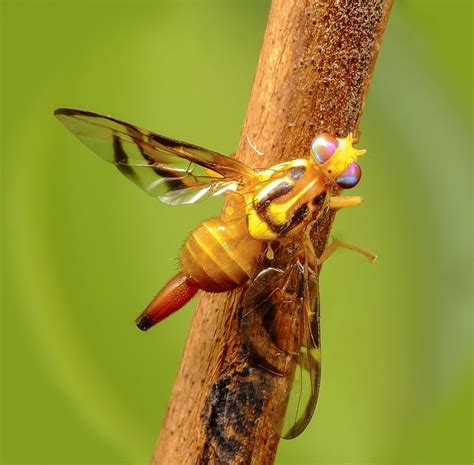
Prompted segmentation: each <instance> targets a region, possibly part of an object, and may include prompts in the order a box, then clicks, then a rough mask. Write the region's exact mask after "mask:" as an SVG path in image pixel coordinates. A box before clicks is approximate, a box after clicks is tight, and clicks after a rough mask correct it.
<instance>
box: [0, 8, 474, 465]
mask: <svg viewBox="0 0 474 465" xmlns="http://www.w3.org/2000/svg"><path fill="white" fill-rule="evenodd" d="M395 3H396V4H395V5H394V8H393V11H392V15H391V18H390V21H389V25H388V29H387V31H386V34H385V39H384V42H383V44H382V49H381V53H380V57H379V60H378V63H377V66H376V71H375V74H374V78H373V83H372V86H371V89H370V92H369V97H368V101H367V104H366V107H365V111H364V116H363V120H362V124H361V130H362V139H361V143H360V146H361V147H364V148H367V149H368V156H367V157H366V158H365V159H364V160H363V170H364V178H363V181H362V183H361V184H360V185H359V187H358V188H357V193H358V194H361V195H363V196H364V197H365V199H366V202H365V204H364V205H363V206H362V207H360V208H357V209H354V210H350V211H346V212H342V213H340V214H339V216H338V218H337V222H336V226H335V235H336V236H337V237H339V238H342V239H345V240H349V241H351V242H354V243H357V244H360V245H363V246H365V247H367V248H370V249H371V250H373V251H375V252H376V253H378V255H379V261H378V262H377V263H376V264H375V265H369V264H368V263H366V261H364V260H363V259H362V258H361V257H359V256H357V255H356V254H351V253H348V252H345V251H340V252H338V253H337V254H336V256H334V257H333V259H331V260H330V261H329V262H328V263H327V264H326V265H325V266H324V270H323V273H322V332H323V333H322V334H323V339H324V340H323V344H324V355H323V357H324V364H323V366H324V370H323V379H322V389H321V396H320V401H319V405H318V409H317V412H316V415H315V417H314V419H313V421H312V423H311V425H310V426H309V427H308V429H307V430H306V431H305V433H304V434H303V435H302V436H300V437H299V438H297V439H295V440H293V441H283V442H282V443H281V445H280V448H279V452H278V458H277V463H278V464H279V465H284V464H300V465H303V464H304V465H306V464H308V465H311V464H320V463H324V464H328V465H339V464H357V465H359V464H374V465H375V464H377V465H378V464H406V465H408V464H434V463H436V464H439V465H440V464H446V465H448V464H449V465H451V464H467V463H472V454H471V434H472V417H471V414H472V400H473V398H472V391H473V389H472V388H473V382H472V381H473V376H472V375H473V370H472V367H473V352H472V349H473V345H472V282H473V279H472V278H473V276H472V261H471V260H472V216H471V215H472V190H471V188H472V165H471V159H472V151H471V149H472V146H471V128H472V119H471V98H472V94H471V91H472V68H471V66H472V62H471V57H472V25H471V16H472V4H471V2H470V1H466V2H462V1H448V0H446V1H436V0H430V1H427V0H426V1H422V0H418V1H416V0H399V1H398V2H395ZM268 8H269V2H268V1H239V2H237V1H235V2H234V1H232V2H231V1H229V2H219V1H199V2H194V1H191V0H189V1H176V2H172V1H167V2H165V1H160V0H155V1H154V2H145V1H143V2H142V1H132V0H128V1H115V0H109V1H105V0H104V1H93V2H89V1H31V0H30V1H27V0H4V1H3V3H2V11H1V12H0V16H1V18H2V19H1V22H2V27H3V35H2V42H3V43H2V52H3V53H2V55H3V62H2V78H3V102H2V116H3V125H2V128H3V137H2V144H3V150H1V160H2V167H3V169H2V174H3V182H2V190H3V191H4V196H3V199H5V203H4V205H3V206H4V211H3V213H4V215H3V233H4V234H3V237H2V238H3V244H4V246H5V247H4V254H3V256H2V259H1V263H2V269H3V283H4V286H3V291H4V292H3V304H2V313H1V315H2V320H1V322H2V335H1V341H2V345H1V347H2V449H1V463H2V464H7V465H13V464H23V465H27V464H34V465H36V464H38V465H39V464H45V465H46V464H58V465H62V464H64V465H68V464H76V465H77V464H85V465H102V464H104V465H106V464H113V465H115V464H117V465H119V464H133V465H135V464H136V465H138V464H140V465H141V464H146V463H148V461H149V458H150V456H151V453H152V450H153V446H154V442H155V439H156V436H157V434H158V431H159V428H160V425H161V422H162V419H163V416H164V413H165V409H166V405H167V399H168V396H169V394H170V391H171V388H172V384H173V380H174V376H175V373H176V370H177V368H178V364H179V361H180V357H181V353H182V349H183V345H184V342H185V337H186V333H187V331H188V327H189V324H190V321H191V315H192V308H193V306H194V303H193V304H191V305H188V306H187V307H186V309H184V310H183V311H181V312H179V313H178V314H176V315H175V316H173V317H172V318H170V319H168V320H166V321H165V322H163V323H162V324H161V325H159V326H158V327H156V328H155V329H154V330H153V331H151V332H149V333H146V334H143V333H141V332H139V331H138V330H137V329H136V328H135V326H134V324H133V320H134V318H135V317H136V315H137V314H138V313H139V312H141V310H142V309H143V307H144V305H145V304H147V303H148V301H149V300H150V298H151V297H152V296H153V295H154V293H155V292H156V291H157V290H158V288H159V287H160V286H161V285H162V284H163V283H164V282H165V281H166V280H167V279H168V278H169V277H170V276H171V275H172V274H173V272H174V271H175V269H176V262H175V257H176V256H177V253H178V250H179V247H180V245H181V244H182V242H183V240H184V238H185V236H186V234H187V233H188V232H189V231H190V230H191V229H192V228H193V227H194V226H195V225H196V224H197V223H198V222H199V221H201V220H202V219H204V218H206V217H208V216H211V215H215V214H216V212H217V211H218V209H219V203H218V202H208V203H204V204H202V205H199V206H188V207H181V208H178V207H175V208H170V207H167V206H165V205H162V204H160V203H158V202H157V201H156V200H154V199H152V198H150V197H148V196H146V195H144V194H143V193H142V192H141V191H140V190H139V189H137V188H136V187H135V186H134V185H132V184H131V183H129V182H128V181H127V180H125V178H123V177H122V176H120V175H119V173H118V172H117V171H116V170H114V169H113V168H112V167H111V166H109V165H107V164H106V163H103V162H102V161H101V160H100V159H99V158H98V157H96V156H95V155H94V154H92V153H91V152H89V151H88V150H87V149H86V148H84V147H83V146H82V145H81V144H80V143H79V142H78V141H77V140H76V139H74V138H73V137H72V136H71V135H70V134H69V133H67V132H66V131H65V130H64V128H63V127H62V126H61V125H60V124H58V122H57V121H56V120H55V118H53V115H52V112H53V110H54V109H55V108H56V107H59V106H73V107H79V108H85V109H90V110H94V111H97V112H102V113H105V114H111V115H114V116H116V117H119V118H122V119H125V120H127V121H130V122H134V123H136V124H139V125H141V126H144V127H148V128H150V129H154V130H156V131H157V132H160V133H163V134H166V135H169V136H171V137H175V138H180V139H184V140H188V141H192V142H194V143H197V144H199V145H203V146H205V147H209V148H213V149H215V150H218V151H221V152H223V153H232V152H233V151H234V150H235V147H236V145H237V142H238V139H239V133H240V128H241V124H242V121H243V118H244V114H245V109H246V104H247V100H248V96H249V93H250V89H251V84H252V78H253V73H254V70H255V66H256V62H257V58H258V54H259V48H260V44H261V40H262V36H263V32H264V27H265V23H266V17H267V13H268ZM295 155H298V154H295Z"/></svg>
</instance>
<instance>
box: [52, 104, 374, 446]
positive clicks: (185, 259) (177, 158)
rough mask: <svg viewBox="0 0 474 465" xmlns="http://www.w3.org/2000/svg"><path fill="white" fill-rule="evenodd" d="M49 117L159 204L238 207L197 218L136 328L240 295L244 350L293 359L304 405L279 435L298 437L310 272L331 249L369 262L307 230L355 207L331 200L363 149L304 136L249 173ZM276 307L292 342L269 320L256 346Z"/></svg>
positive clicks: (139, 135) (134, 133) (180, 148)
mask: <svg viewBox="0 0 474 465" xmlns="http://www.w3.org/2000/svg"><path fill="white" fill-rule="evenodd" d="M55 115H56V116H57V117H58V119H59V120H60V121H61V122H62V123H63V124H64V125H65V126H66V128H67V129H69V130H70V131H71V132H72V133H73V134H74V135H75V136H77V137H78V138H79V139H80V140H81V141H82V142H83V143H84V144H85V145H86V146H87V147H89V148H90V149H92V151H94V152H95V153H96V154H98V155H99V156H100V157H101V158H103V159H104V160H106V161H107V162H110V163H113V164H114V165H115V166H116V167H117V169H118V170H119V171H120V172H121V173H122V174H123V175H125V176H126V177H127V178H129V179H130V180H131V181H133V182H134V183H135V184H137V185H138V186H139V187H140V188H142V189H143V190H144V191H145V192H146V193H147V194H149V195H151V196H153V197H156V198H158V199H159V200H161V201H162V202H164V203H166V204H168V205H183V204H192V203H195V202H197V201H199V200H201V199H203V198H205V197H207V196H209V195H212V196H218V195H221V194H224V193H228V194H229V195H232V196H234V198H235V199H236V205H237V206H238V208H227V209H226V211H225V212H224V214H223V215H222V216H221V217H220V218H213V219H209V220H206V221H204V222H203V223H202V224H200V225H199V226H198V227H197V228H196V229H195V230H194V231H192V232H191V234H190V235H189V237H188V238H187V240H186V242H185V244H184V246H183V247H182V249H181V252H180V268H181V270H180V272H179V273H178V274H177V275H176V276H175V277H174V278H172V279H171V280H170V281H169V282H168V283H167V284H166V285H165V286H164V287H163V289H162V290H161V291H160V292H159V293H158V294H157V295H156V297H155V298H154V299H153V301H152V302H151V303H150V304H149V305H148V307H147V308H146V309H145V311H144V312H143V313H142V314H141V315H140V316H139V317H138V318H137V320H136V323H137V326H138V327H139V328H140V329H141V330H143V331H146V330H147V329H149V328H151V327H152V326H153V325H155V324H156V323H158V322H160V321H161V320H163V319H164V318H166V317H167V316H169V315H170V314H172V313H173V312H175V311H177V310H178V309H180V308H181V307H182V306H183V305H184V304H186V302H188V301H189V300H190V299H191V298H192V297H193V296H194V295H195V294H196V293H197V292H198V291H199V290H202V291H205V292H225V291H230V290H233V289H237V288H240V287H246V288H247V289H246V291H245V295H244V297H243V301H242V323H241V331H242V339H243V341H244V343H245V344H247V345H248V346H249V348H250V349H251V350H252V351H253V352H254V353H255V354H256V355H257V356H258V357H259V358H263V359H265V362H264V363H265V365H266V366H268V367H272V368H269V369H271V370H273V371H274V372H275V374H280V375H282V374H284V371H285V370H284V367H283V368H282V366H281V364H279V363H278V360H281V353H282V350H284V351H285V353H289V354H295V355H296V357H297V363H298V365H299V367H300V371H301V373H303V375H302V378H305V380H306V381H304V383H305V384H306V386H307V390H308V393H307V394H306V398H305V399H302V398H301V393H300V394H298V396H299V400H298V402H297V407H296V409H295V410H296V413H295V415H293V416H292V418H293V420H291V418H290V421H291V426H290V429H289V430H287V431H286V432H285V433H283V435H284V437H294V436H297V435H298V434H299V433H301V431H303V429H304V428H305V427H306V425H307V424H308V422H309V419H310V418H311V415H312V414H313V411H314V408H315V405H316V400H317V396H318V391H319V379H320V359H321V356H320V336H319V294H318V271H319V267H320V265H321V263H322V262H323V261H324V260H326V259H327V258H328V257H329V256H330V255H331V254H332V253H333V252H334V250H336V249H337V248H338V247H344V248H349V249H353V250H356V251H358V252H361V253H363V254H365V255H366V256H367V257H368V258H369V259H370V260H371V261H373V260H375V256H373V255H372V254H370V253H369V252H367V251H365V250H364V249H361V248H359V247H356V246H352V245H350V244H346V243H343V242H340V241H336V240H334V241H333V242H332V243H331V244H330V245H329V246H327V247H326V249H325V251H324V252H323V253H322V255H321V256H319V257H318V256H316V253H315V251H314V248H313V245H312V241H311V239H310V232H311V231H312V229H313V228H314V227H317V224H318V219H319V218H320V217H321V215H322V214H323V213H324V212H325V211H326V210H327V209H340V208H345V207H351V206H355V205H359V204H360V203H361V202H362V199H361V198H360V197H341V196H340V193H341V192H342V190H344V189H350V188H352V187H354V186H356V185H357V184H358V182H359V181H360V178H361V174H362V173H361V168H360V166H359V164H358V162H357V159H358V157H360V156H361V155H363V154H364V153H365V150H358V149H356V148H354V147H353V140H352V135H351V134H349V135H348V136H346V137H343V138H337V137H335V136H333V135H331V134H328V133H322V134H319V135H317V136H316V137H315V138H314V140H313V142H312V144H311V147H310V148H309V150H308V154H307V155H306V156H304V157H302V158H297V159H294V160H291V161H287V162H284V163H280V164H277V165H275V166H272V167H270V168H267V169H252V168H250V167H249V166H247V165H246V164H244V163H241V162H239V161H238V160H235V159H233V158H229V157H226V156H224V155H221V154H219V153H216V152H214V151H211V150H207V149H204V148H201V147H198V146H196V145H192V144H188V143H186V142H182V141H178V140H173V139H169V138H167V137H164V136H161V135H158V134H155V133H153V132H151V131H148V130H146V129H141V128H139V127H137V126H134V125H131V124H128V123H125V122H123V121H119V120H117V119H114V118H111V117H108V116H103V115H100V114H96V113H92V112H88V111H82V110H74V109H68V108H60V109H58V110H56V111H55ZM283 255H284V256H285V257H286V258H285V262H284V263H281V262H279V261H278V257H279V256H283ZM261 263H264V266H263V267H262V266H261ZM259 264H260V266H259ZM278 302H280V303H281V304H282V305H283V306H284V304H286V305H287V307H286V308H287V311H286V312H284V313H285V315H284V317H285V318H287V319H289V320H288V321H289V325H290V327H291V328H292V330H293V331H294V333H295V335H294V337H292V338H291V341H290V342H288V341H285V340H282V338H284V337H285V336H284V335H277V334H273V333H272V330H273V328H275V327H276V325H275V324H274V322H273V323H272V324H270V326H268V324H267V328H269V329H268V334H267V336H268V338H267V342H265V343H262V342H261V338H260V339H259V337H257V336H256V333H257V332H258V331H257V329H255V328H256V327H257V326H258V323H259V322H260V324H261V323H262V322H263V320H268V314H269V311H270V309H271V308H272V307H273V306H274V305H275V303H277V304H278ZM273 318H274V319H275V318H282V315H279V316H278V315H277V314H275V315H274V316H273ZM267 323H268V321H267ZM270 339H271V341H270V342H268V340H270ZM282 348H283V349H282ZM301 383H303V381H301ZM290 417H291V416H290Z"/></svg>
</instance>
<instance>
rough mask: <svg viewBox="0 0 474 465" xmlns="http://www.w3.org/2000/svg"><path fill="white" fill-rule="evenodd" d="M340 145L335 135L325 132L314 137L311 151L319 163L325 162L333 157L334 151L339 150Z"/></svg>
mask: <svg viewBox="0 0 474 465" xmlns="http://www.w3.org/2000/svg"><path fill="white" fill-rule="evenodd" d="M338 145H339V142H338V141H337V139H336V138H335V137H334V136H332V135H331V134H328V133H327V132H323V133H321V134H318V135H317V136H316V137H315V138H314V139H313V142H312V143H311V151H312V152H313V155H314V158H316V160H318V161H319V163H324V162H326V161H328V160H329V159H330V158H331V156H332V155H333V153H334V152H335V151H336V150H337V147H338Z"/></svg>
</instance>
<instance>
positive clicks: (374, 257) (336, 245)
mask: <svg viewBox="0 0 474 465" xmlns="http://www.w3.org/2000/svg"><path fill="white" fill-rule="evenodd" d="M338 248H341V249H348V250H353V251H354V252H357V253H360V254H362V255H364V256H365V257H367V259H368V260H369V262H371V263H374V262H375V260H377V255H374V254H373V253H372V252H370V251H368V250H367V249H363V248H362V247H359V246H357V245H353V244H349V243H347V242H343V241H340V240H338V239H333V240H332V242H331V243H330V244H329V245H328V246H327V247H326V248H325V249H324V252H323V253H322V254H321V256H320V257H318V265H321V264H323V263H324V262H325V261H326V260H327V259H328V258H329V257H330V256H331V255H332V254H333V253H334V252H335V251H336V250H337V249H338Z"/></svg>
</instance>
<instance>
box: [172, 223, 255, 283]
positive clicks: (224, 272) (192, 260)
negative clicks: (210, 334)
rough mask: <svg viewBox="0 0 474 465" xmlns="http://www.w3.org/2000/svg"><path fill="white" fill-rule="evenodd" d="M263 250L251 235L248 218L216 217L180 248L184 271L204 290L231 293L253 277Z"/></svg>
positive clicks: (198, 229) (193, 233)
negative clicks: (229, 218)
mask: <svg viewBox="0 0 474 465" xmlns="http://www.w3.org/2000/svg"><path fill="white" fill-rule="evenodd" d="M261 249H262V242H261V241H259V240H256V239H254V238H252V237H251V236H250V235H249V233H248V230H247V224H246V221H245V218H243V219H239V220H234V221H227V222H223V221H222V220H221V219H218V218H214V219H210V220H207V221H204V222H203V223H202V224H201V225H199V226H198V227H197V228H196V229H195V230H194V231H193V232H192V233H191V234H190V236H189V237H188V240H187V241H186V243H185V245H184V246H183V248H182V249H181V254H180V261H181V269H182V270H183V273H185V274H186V275H189V276H191V278H192V279H193V280H194V281H195V282H196V283H197V285H198V286H199V288H200V289H202V290H204V291H208V292H223V291H228V290H231V289H235V288H237V287H239V286H242V285H243V284H245V283H246V282H247V281H248V280H249V278H250V277H252V276H253V274H254V271H255V267H256V264H257V261H258V258H259V255H260V251H261Z"/></svg>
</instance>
